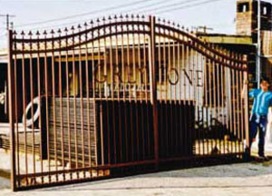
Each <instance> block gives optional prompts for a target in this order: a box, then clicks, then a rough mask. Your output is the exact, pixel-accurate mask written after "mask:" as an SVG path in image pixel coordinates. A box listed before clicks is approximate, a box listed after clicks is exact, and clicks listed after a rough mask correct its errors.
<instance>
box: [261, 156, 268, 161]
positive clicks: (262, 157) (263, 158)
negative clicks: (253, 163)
mask: <svg viewBox="0 0 272 196" xmlns="http://www.w3.org/2000/svg"><path fill="white" fill-rule="evenodd" d="M258 159H259V160H260V161H269V158H268V157H266V156H258Z"/></svg>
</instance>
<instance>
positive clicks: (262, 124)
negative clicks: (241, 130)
mask: <svg viewBox="0 0 272 196" xmlns="http://www.w3.org/2000/svg"><path fill="white" fill-rule="evenodd" d="M266 125H267V115H256V114H252V116H251V118H250V147H251V145H252V142H253V141H254V140H255V138H256V135H257V132H258V130H259V144H258V147H259V151H258V154H259V156H262V157H263V156H264V144H265V134H266Z"/></svg>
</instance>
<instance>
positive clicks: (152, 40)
mask: <svg viewBox="0 0 272 196" xmlns="http://www.w3.org/2000/svg"><path fill="white" fill-rule="evenodd" d="M149 22H150V40H149V70H150V75H149V77H150V87H151V88H150V93H151V94H150V98H151V104H152V106H153V107H152V110H153V129H154V130H153V132H154V155H155V162H156V169H158V166H159V131H158V104H157V81H156V72H157V70H156V65H155V49H156V45H155V42H156V40H155V23H156V18H155V17H154V16H149Z"/></svg>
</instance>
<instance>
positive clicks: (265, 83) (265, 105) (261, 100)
mask: <svg viewBox="0 0 272 196" xmlns="http://www.w3.org/2000/svg"><path fill="white" fill-rule="evenodd" d="M269 86H270V83H269V79H268V78H266V77H263V78H262V79H261V81H260V89H252V90H251V91H250V92H249V97H251V98H253V99H254V102H253V107H252V110H251V115H250V119H249V124H250V133H249V139H250V141H249V150H250V148H251V146H252V143H253V142H254V141H256V135H257V133H259V143H258V155H259V159H260V160H267V158H266V157H265V153H264V145H265V134H266V127H267V122H268V110H269V107H271V106H272V92H271V91H269ZM243 92H244V90H243ZM243 94H244V93H243Z"/></svg>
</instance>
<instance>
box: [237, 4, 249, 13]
mask: <svg viewBox="0 0 272 196" xmlns="http://www.w3.org/2000/svg"><path fill="white" fill-rule="evenodd" d="M237 9H238V12H248V11H249V3H240V4H238V8H237Z"/></svg>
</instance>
